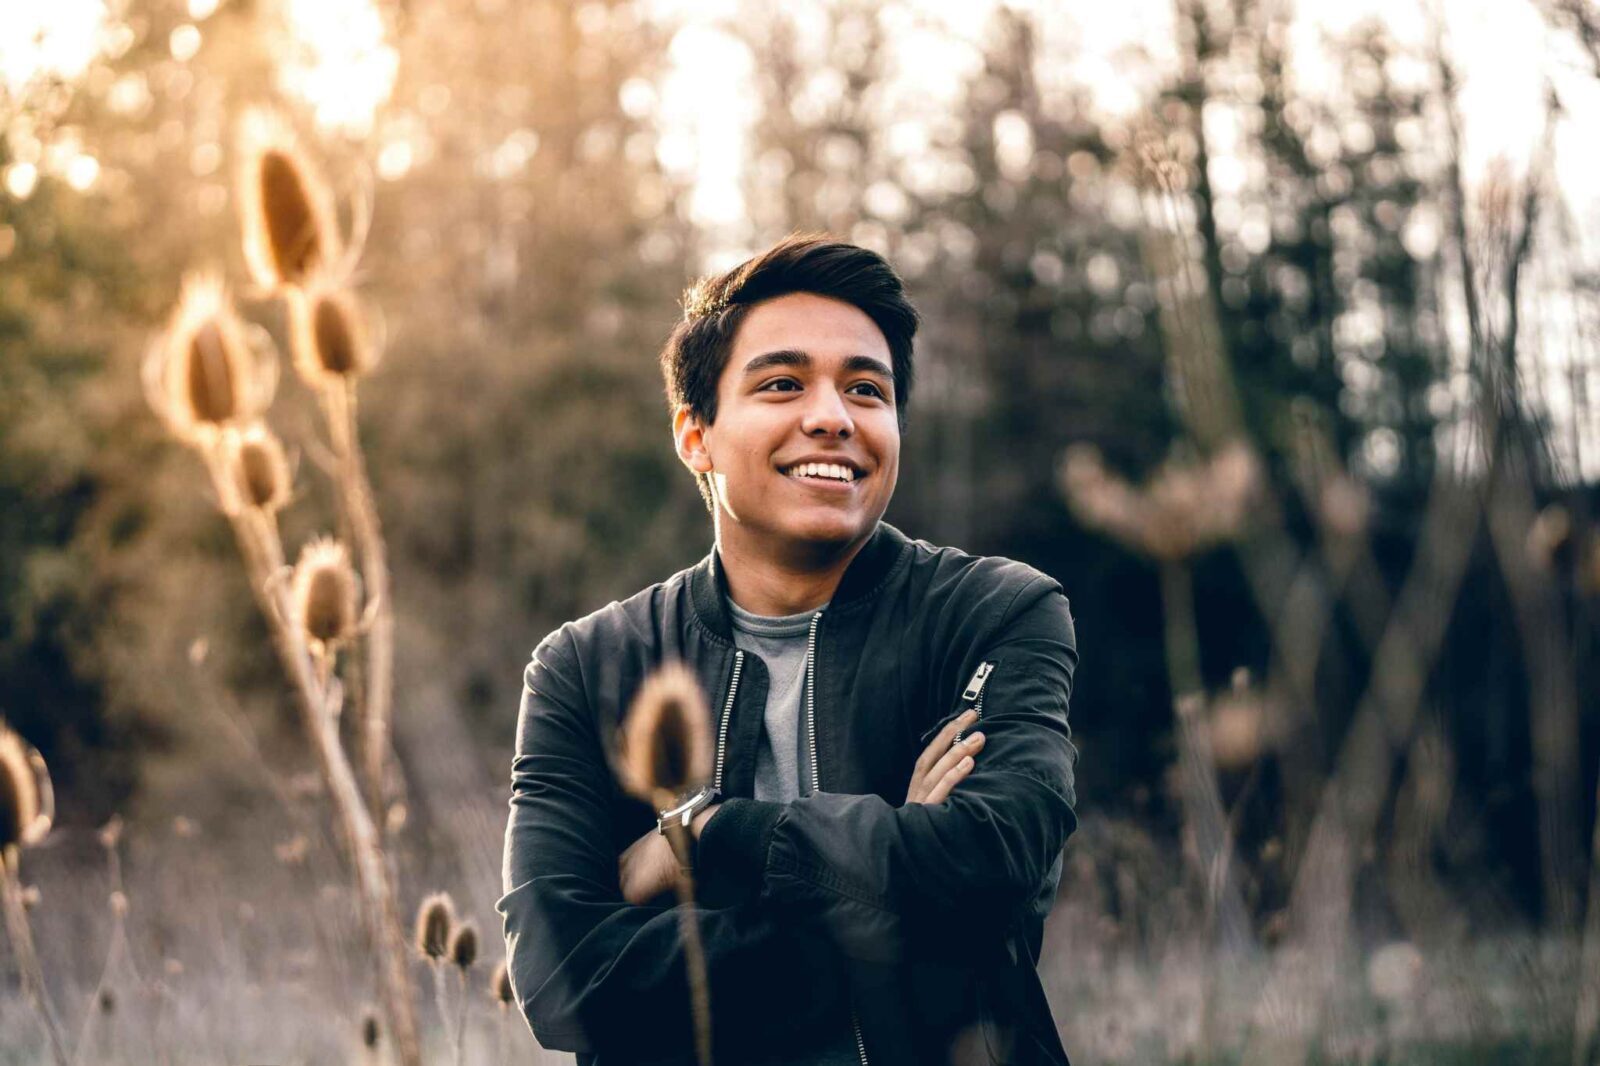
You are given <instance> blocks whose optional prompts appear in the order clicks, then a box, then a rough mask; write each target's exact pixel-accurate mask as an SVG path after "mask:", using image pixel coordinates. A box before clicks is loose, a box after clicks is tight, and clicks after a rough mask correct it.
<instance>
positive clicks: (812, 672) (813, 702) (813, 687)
mask: <svg viewBox="0 0 1600 1066" xmlns="http://www.w3.org/2000/svg"><path fill="white" fill-rule="evenodd" d="M821 624H822V612H821V611H818V612H817V613H816V614H814V615H812V616H811V632H810V633H808V634H806V739H807V741H808V742H809V743H810V746H811V791H813V792H820V791H822V767H821V766H820V765H819V764H818V763H817V627H818V626H820V625H821ZM850 1030H851V1032H852V1033H854V1034H855V1038H856V1054H857V1055H858V1056H859V1057H860V1058H861V1066H870V1064H869V1063H868V1062H867V1041H866V1039H865V1038H864V1037H863V1036H862V1035H861V1019H860V1017H859V1016H857V1014H856V1008H855V1004H853V1003H852V1004H851V1005H850Z"/></svg>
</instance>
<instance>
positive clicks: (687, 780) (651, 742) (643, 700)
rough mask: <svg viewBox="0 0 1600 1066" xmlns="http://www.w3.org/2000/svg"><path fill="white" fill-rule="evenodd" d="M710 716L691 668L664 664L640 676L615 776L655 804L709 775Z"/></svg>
mask: <svg viewBox="0 0 1600 1066" xmlns="http://www.w3.org/2000/svg"><path fill="white" fill-rule="evenodd" d="M711 758H712V753H711V714H710V712H709V711H708V710H707V708H706V700H705V695H704V694H703V693H702V691H701V689H700V682H699V680H698V679H696V678H695V676H694V673H693V671H691V670H690V669H689V668H688V667H687V666H685V665H683V664H682V663H680V662H669V663H666V664H664V665H663V666H661V668H660V669H658V670H656V672H655V673H653V674H651V675H650V676H649V677H647V678H646V679H645V682H644V684H643V685H641V686H640V688H639V693H638V695H637V696H635V697H634V699H633V706H632V707H631V708H630V709H629V711H628V719H627V721H626V722H624V723H623V726H622V748H621V751H620V752H619V753H618V775H619V777H620V779H621V781H622V785H623V787H624V788H626V789H627V790H628V791H629V792H630V793H632V794H633V795H634V796H637V797H638V798H640V799H642V800H644V801H645V802H647V803H650V804H653V805H655V806H658V807H661V806H667V805H668V804H670V802H671V801H672V799H673V798H674V797H676V796H679V795H681V794H683V793H685V792H688V791H690V790H691V789H695V788H699V787H700V786H701V785H703V784H704V783H705V782H706V781H707V780H709V779H710V777H711Z"/></svg>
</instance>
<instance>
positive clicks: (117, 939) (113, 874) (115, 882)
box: [72, 845, 132, 1066]
mask: <svg viewBox="0 0 1600 1066" xmlns="http://www.w3.org/2000/svg"><path fill="white" fill-rule="evenodd" d="M106 862H107V865H108V866H109V868H110V871H109V872H110V878H109V880H110V884H111V896H112V899H114V900H115V899H118V898H121V899H122V900H123V901H124V902H123V905H122V906H118V905H116V904H113V905H112V908H111V944H110V946H109V947H108V948H107V949H106V959H105V962H104V963H102V964H101V966H100V979H99V980H98V981H96V982H95V985H94V991H93V992H91V993H89V1006H88V1008H87V1009H86V1010H85V1011H84V1012H83V1024H82V1025H81V1026H79V1028H78V1039H77V1041H76V1042H74V1044H73V1045H72V1066H78V1063H80V1062H82V1061H83V1056H84V1053H85V1052H86V1051H87V1050H88V1048H89V1037H90V1036H91V1035H92V1034H91V1032H90V1030H91V1028H92V1027H93V1025H94V1020H95V1018H96V1017H98V1016H99V1015H98V1010H99V1005H100V997H101V996H102V995H103V994H104V993H105V990H106V986H107V985H108V984H110V982H111V971H112V970H114V969H115V968H116V965H117V963H118V962H120V961H121V960H122V959H123V958H127V959H128V960H129V964H130V965H132V956H131V954H130V953H129V951H128V918H127V914H126V913H125V910H124V908H125V906H126V900H127V895H126V893H124V892H123V887H122V859H121V858H120V857H119V856H118V854H117V849H116V847H115V846H114V845H112V846H110V847H108V849H107V854H106Z"/></svg>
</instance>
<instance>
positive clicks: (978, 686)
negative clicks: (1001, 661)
mask: <svg viewBox="0 0 1600 1066" xmlns="http://www.w3.org/2000/svg"><path fill="white" fill-rule="evenodd" d="M992 673H994V663H990V662H983V663H979V664H978V669H977V670H975V671H973V674H972V680H971V681H968V682H967V687H966V688H965V689H964V690H962V693H961V698H962V699H964V700H971V701H972V709H973V710H975V711H977V712H978V721H980V722H981V721H983V697H984V695H985V693H984V691H983V688H984V685H986V684H987V683H988V681H989V675H990V674H992ZM966 732H967V731H966V730H965V729H963V730H962V731H961V732H959V733H957V734H956V739H955V743H957V744H959V743H961V741H962V740H963V739H964V738H965V736H966Z"/></svg>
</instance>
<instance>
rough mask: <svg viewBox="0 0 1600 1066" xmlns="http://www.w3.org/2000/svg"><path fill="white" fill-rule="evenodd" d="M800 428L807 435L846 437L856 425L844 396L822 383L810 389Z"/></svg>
mask: <svg viewBox="0 0 1600 1066" xmlns="http://www.w3.org/2000/svg"><path fill="white" fill-rule="evenodd" d="M801 429H802V430H803V431H804V432H805V434H806V436H808V437H825V436H834V437H848V436H850V434H852V433H854V432H855V429H856V425H855V422H854V420H853V419H851V417H850V409H849V408H848V407H846V406H845V403H844V397H842V396H840V395H839V393H838V391H837V390H835V389H834V388H832V387H831V386H827V385H824V386H821V387H819V388H817V389H814V390H812V394H811V396H810V398H809V399H808V401H807V403H806V410H805V414H804V416H803V418H802V420H801Z"/></svg>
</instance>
